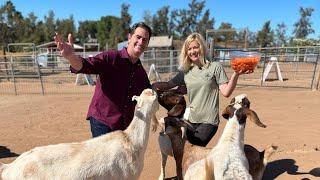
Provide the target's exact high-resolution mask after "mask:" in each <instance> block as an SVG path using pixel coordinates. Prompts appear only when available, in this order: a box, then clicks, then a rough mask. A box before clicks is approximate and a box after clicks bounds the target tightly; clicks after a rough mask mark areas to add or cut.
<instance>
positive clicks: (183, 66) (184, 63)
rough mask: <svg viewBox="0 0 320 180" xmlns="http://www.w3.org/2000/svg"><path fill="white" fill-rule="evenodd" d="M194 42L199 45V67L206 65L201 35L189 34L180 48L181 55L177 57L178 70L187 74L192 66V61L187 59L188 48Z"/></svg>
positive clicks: (205, 50)
mask: <svg viewBox="0 0 320 180" xmlns="http://www.w3.org/2000/svg"><path fill="white" fill-rule="evenodd" d="M193 41H196V42H198V43H199V45H200V54H199V55H200V63H201V65H203V66H204V65H205V64H206V60H205V57H206V54H207V46H206V44H205V41H204V39H203V37H202V36H201V34H199V33H192V34H190V35H189V36H188V37H187V39H186V40H185V41H184V43H183V46H182V48H181V53H180V56H179V64H180V66H179V69H180V70H181V71H183V72H187V71H189V70H190V69H191V67H192V66H194V65H193V63H192V61H191V60H190V59H189V57H188V48H189V45H190V43H191V42H193Z"/></svg>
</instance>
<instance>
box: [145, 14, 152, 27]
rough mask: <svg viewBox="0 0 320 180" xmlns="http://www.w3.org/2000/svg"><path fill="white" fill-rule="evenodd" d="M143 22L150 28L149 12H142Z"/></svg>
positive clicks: (150, 16)
mask: <svg viewBox="0 0 320 180" xmlns="http://www.w3.org/2000/svg"><path fill="white" fill-rule="evenodd" d="M143 21H144V23H146V24H147V25H148V26H149V27H151V28H152V14H151V12H150V11H149V10H146V11H144V12H143Z"/></svg>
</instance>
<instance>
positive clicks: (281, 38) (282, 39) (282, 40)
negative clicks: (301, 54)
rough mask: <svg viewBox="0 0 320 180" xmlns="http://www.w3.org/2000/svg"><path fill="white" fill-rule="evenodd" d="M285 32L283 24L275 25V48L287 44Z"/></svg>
mask: <svg viewBox="0 0 320 180" xmlns="http://www.w3.org/2000/svg"><path fill="white" fill-rule="evenodd" d="M286 30H287V26H286V25H285V23H283V22H282V23H280V24H277V29H276V34H275V39H276V40H275V41H276V44H277V46H284V45H286V44H287V37H286Z"/></svg>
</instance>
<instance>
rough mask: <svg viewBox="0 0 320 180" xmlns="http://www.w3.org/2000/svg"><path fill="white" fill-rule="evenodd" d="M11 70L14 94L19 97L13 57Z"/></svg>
mask: <svg viewBox="0 0 320 180" xmlns="http://www.w3.org/2000/svg"><path fill="white" fill-rule="evenodd" d="M10 67H11V68H10V69H11V78H12V80H13V87H14V94H15V95H18V93H17V85H16V79H15V76H14V68H13V58H12V55H11V56H10Z"/></svg>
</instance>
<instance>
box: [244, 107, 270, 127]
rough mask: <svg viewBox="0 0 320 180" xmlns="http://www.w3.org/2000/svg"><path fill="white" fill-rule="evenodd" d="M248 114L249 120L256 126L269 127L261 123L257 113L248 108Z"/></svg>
mask: <svg viewBox="0 0 320 180" xmlns="http://www.w3.org/2000/svg"><path fill="white" fill-rule="evenodd" d="M246 114H247V116H248V117H249V120H250V121H252V122H253V123H254V124H256V125H257V126H259V127H262V128H266V127H267V126H266V125H265V124H263V123H262V122H261V121H260V119H259V117H258V115H257V113H256V112H254V111H253V110H251V109H247V108H246Z"/></svg>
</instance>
